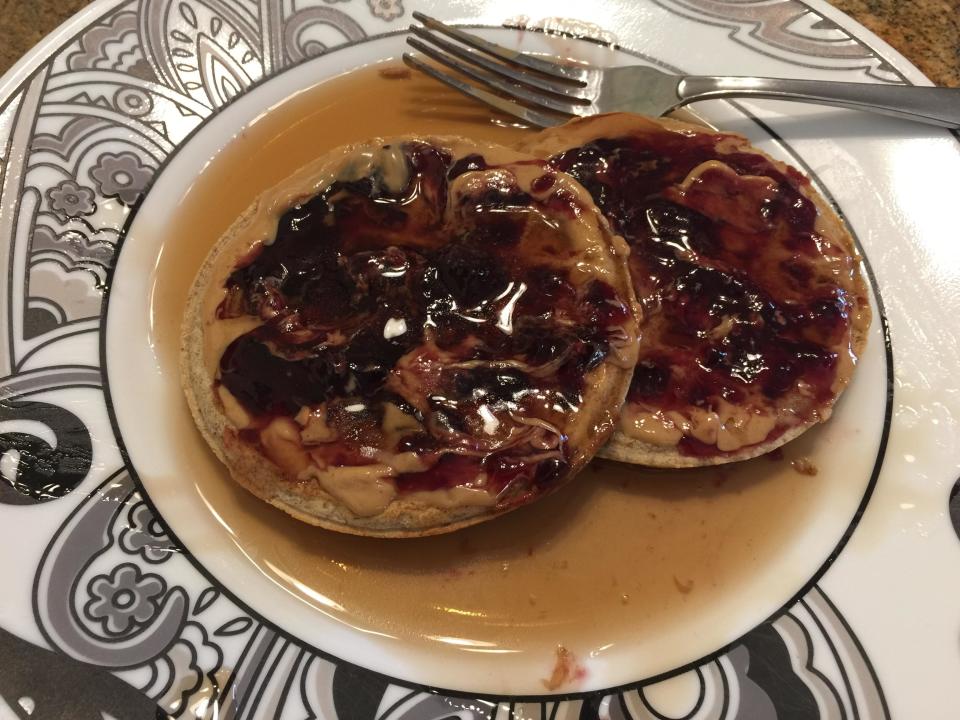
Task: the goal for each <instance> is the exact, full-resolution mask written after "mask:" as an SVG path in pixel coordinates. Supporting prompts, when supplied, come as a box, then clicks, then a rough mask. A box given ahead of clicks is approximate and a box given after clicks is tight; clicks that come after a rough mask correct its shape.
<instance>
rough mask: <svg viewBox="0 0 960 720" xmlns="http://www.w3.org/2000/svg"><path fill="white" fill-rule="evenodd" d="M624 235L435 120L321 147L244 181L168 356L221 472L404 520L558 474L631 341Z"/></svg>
mask: <svg viewBox="0 0 960 720" xmlns="http://www.w3.org/2000/svg"><path fill="white" fill-rule="evenodd" d="M627 255H628V251H627V248H626V246H625V244H624V243H623V241H622V240H621V239H620V238H618V237H615V236H613V235H612V234H611V233H610V232H609V229H608V225H607V223H606V221H604V220H603V218H602V217H601V216H600V214H599V212H598V211H597V209H596V206H595V205H594V203H593V201H592V199H591V198H590V196H589V195H588V194H587V193H586V191H585V190H584V189H583V188H582V187H581V186H580V185H579V184H578V183H577V182H576V181H574V180H573V179H572V178H570V177H569V176H567V175H565V174H563V173H558V172H556V171H555V170H553V169H552V168H551V167H550V166H549V165H548V164H547V163H546V162H545V161H544V160H540V159H536V158H533V157H531V156H528V155H525V154H522V153H520V152H518V151H515V150H511V149H508V148H503V147H498V146H494V145H487V144H482V143H475V142H472V141H468V140H463V139H459V138H453V137H401V138H395V139H390V140H380V139H374V140H371V141H369V142H367V143H362V144H358V145H354V146H349V147H345V148H341V149H339V150H336V151H334V152H332V153H330V154H329V155H327V156H325V157H324V158H321V159H320V160H318V161H315V162H313V163H311V164H310V165H308V166H307V167H305V168H304V169H303V170H302V171H300V172H298V173H297V174H296V175H294V176H292V177H291V178H289V179H288V180H287V181H285V182H284V183H283V184H282V185H281V186H279V187H276V188H273V189H271V190H270V191H268V192H267V193H265V194H264V195H262V196H261V197H260V198H259V199H258V201H257V202H256V203H255V204H254V205H253V206H252V207H251V208H249V209H248V210H247V212H246V213H245V214H244V215H243V216H242V217H241V218H239V219H238V220H237V222H236V223H235V224H234V225H233V226H232V227H231V228H230V230H229V231H228V232H227V233H226V234H225V235H224V237H223V238H221V239H220V241H219V242H218V243H217V245H216V247H215V248H214V249H213V251H212V252H211V254H210V256H209V257H208V258H207V260H206V261H205V263H204V265H203V267H202V268H201V270H200V273H199V275H198V277H197V279H196V281H195V284H194V287H193V290H192V292H191V296H190V298H189V300H188V308H187V314H186V318H185V324H184V328H183V345H182V353H181V358H182V363H181V367H182V373H183V380H184V387H185V391H186V394H187V399H188V402H189V404H190V407H191V410H192V412H193V414H194V417H195V419H196V421H197V423H198V425H199V427H200V429H201V432H202V433H203V434H204V437H205V438H206V440H207V442H208V443H209V444H210V446H211V447H212V448H213V450H214V452H216V454H217V455H218V456H219V458H220V459H221V460H222V461H223V462H224V463H225V464H226V465H227V467H228V468H229V470H230V472H231V475H232V476H233V477H234V479H235V480H236V481H237V482H238V483H239V484H241V485H243V486H244V487H246V488H247V489H248V490H250V491H251V492H253V493H254V494H255V495H257V496H258V497H260V498H262V499H264V500H266V501H268V502H270V503H272V504H273V505H275V506H277V507H279V508H281V509H283V510H285V511H287V512H288V513H290V514H291V515H293V516H295V517H297V518H299V519H301V520H304V521H307V522H310V523H313V524H317V525H321V526H324V527H327V528H330V529H334V530H339V531H343V532H350V533H357V534H365V535H377V536H387V537H404V536H416V535H427V534H434V533H440V532H447V531H450V530H454V529H456V528H458V527H463V526H465V525H470V524H473V523H476V522H480V521H482V520H485V519H488V518H491V517H494V516H496V515H498V514H500V513H503V512H506V511H508V510H511V509H513V508H515V507H519V506H521V505H524V504H526V503H528V502H531V501H533V500H535V499H537V498H538V497H541V496H543V495H545V494H547V493H549V492H552V491H553V490H555V489H556V488H558V487H560V486H561V485H563V484H564V483H565V482H566V481H567V480H569V479H570V478H572V477H573V475H575V474H576V472H577V471H578V470H579V469H580V468H581V467H582V466H583V465H584V464H585V463H586V462H588V461H589V459H590V458H591V457H592V456H593V455H594V453H595V452H596V451H597V449H598V448H599V447H600V446H601V445H602V444H603V443H604V442H605V441H606V440H607V438H608V437H609V436H610V434H611V433H612V431H613V429H614V426H615V424H616V417H617V413H618V411H619V408H620V407H621V405H622V402H623V399H624V397H625V395H626V392H627V389H628V386H629V382H630V377H631V374H632V372H633V368H634V366H635V363H636V357H637V355H636V353H637V330H636V328H637V318H636V313H637V306H636V301H635V297H634V295H633V291H632V285H631V282H630V276H629V270H628V267H627Z"/></svg>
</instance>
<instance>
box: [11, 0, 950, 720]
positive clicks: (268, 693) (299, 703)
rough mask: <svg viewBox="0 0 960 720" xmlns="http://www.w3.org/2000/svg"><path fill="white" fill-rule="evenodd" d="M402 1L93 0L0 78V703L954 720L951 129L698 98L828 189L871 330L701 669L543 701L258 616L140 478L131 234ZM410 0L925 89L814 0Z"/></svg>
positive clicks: (648, 56)
mask: <svg viewBox="0 0 960 720" xmlns="http://www.w3.org/2000/svg"><path fill="white" fill-rule="evenodd" d="M410 5H411V0H366V2H362V1H361V0H182V1H181V0H132V1H127V2H116V1H115V0H102V1H101V2H96V3H94V4H93V5H91V6H90V8H89V9H87V10H86V11H84V12H83V13H81V15H79V16H78V17H76V18H75V19H74V20H72V21H70V22H69V23H67V24H66V25H65V26H64V27H63V28H61V29H60V30H58V31H57V32H56V33H54V34H53V35H52V36H51V37H50V38H48V40H47V41H45V42H44V43H43V44H42V45H41V46H40V47H38V48H37V49H36V50H35V51H33V52H32V53H31V54H30V55H29V56H28V57H27V58H25V59H24V60H23V61H22V62H21V63H20V64H18V65H17V66H16V67H15V68H14V69H13V70H12V71H11V72H10V73H9V74H8V75H6V76H5V77H4V78H3V79H2V80H0V248H3V250H4V252H3V254H2V256H0V258H2V259H0V262H2V263H3V264H4V265H5V268H3V269H2V271H0V316H2V318H3V320H2V321H0V323H2V325H0V327H3V328H4V329H5V332H4V333H3V337H2V340H0V476H2V478H3V482H0V543H2V548H3V550H2V556H0V571H2V573H3V577H4V580H5V590H4V601H3V603H2V604H0V658H3V664H2V666H0V718H2V717H5V716H6V715H9V716H11V717H30V716H33V717H78V718H79V717H115V718H127V717H130V718H141V717H162V716H165V715H171V716H176V717H203V718H213V717H223V718H234V717H236V718H248V717H249V718H254V717H257V718H260V717H263V718H302V717H322V718H340V719H341V720H353V719H354V718H355V719H356V720H361V719H364V720H366V719H370V720H374V719H376V720H393V719H397V720H400V719H401V718H403V719H404V720H434V719H436V720H439V719H440V718H450V717H458V718H461V719H462V720H472V719H473V718H481V717H489V718H491V720H493V719H495V718H498V719H499V718H502V719H504V720H505V719H506V718H518V719H519V718H531V719H534V718H535V719H538V720H548V719H549V720H554V719H556V720H562V719H563V718H573V717H577V718H594V717H597V718H611V719H616V720H619V718H624V719H626V718H633V719H635V720H641V719H647V718H690V719H694V718H696V719H697V720H701V719H703V720H705V719H707V718H711V719H716V720H721V719H722V720H731V719H733V718H747V719H754V718H756V719H757V720H766V719H768V718H831V719H832V718H886V717H891V716H893V717H924V718H936V717H943V718H947V717H954V716H955V715H956V713H957V712H958V708H960V701H958V700H957V699H956V697H955V688H954V687H953V684H952V682H953V679H955V678H956V677H957V673H958V672H960V613H958V612H957V610H956V607H955V605H956V604H955V602H952V600H951V598H956V597H958V596H960V569H958V568H960V564H958V563H957V559H958V554H960V553H958V551H960V544H958V543H957V534H956V533H957V532H960V525H958V523H960V521H958V517H960V501H958V494H957V491H956V490H955V489H954V488H953V484H954V480H956V478H957V476H958V475H960V447H958V443H957V442H956V437H957V418H958V417H960V389H958V388H960V381H958V380H957V378H958V377H960V361H958V359H957V358H958V357H960V347H958V339H957V338H958V337H960V333H958V332H957V331H958V330H960V320H958V319H957V318H960V269H958V268H960V236H958V234H957V230H956V223H955V221H953V220H952V217H951V211H952V210H953V209H954V208H953V206H954V205H955V202H956V200H955V197H954V196H955V194H956V191H955V187H956V177H960V146H958V142H957V138H956V137H952V136H951V135H950V134H948V133H946V132H942V131H934V130H929V129H927V128H919V127H915V126H911V125H908V124H905V123H900V122H896V121H893V120H888V119H879V118H872V117H867V116H860V115H853V114H852V113H845V112H843V111H836V110H830V111H827V110H824V109H821V108H805V107H799V106H793V107H790V106H786V105H784V104H777V103H765V104H762V103H756V104H751V105H747V104H743V105H727V104H724V105H722V106H720V105H719V104H715V105H717V107H714V108H708V107H706V106H704V107H703V112H704V113H705V114H707V115H708V116H709V117H710V118H711V119H714V120H715V122H717V124H719V125H722V126H723V127H730V128H731V129H736V130H738V131H740V132H743V133H744V134H747V135H748V136H749V137H750V138H751V139H752V140H753V141H754V142H756V143H757V144H759V145H761V146H762V147H764V148H765V149H768V150H769V151H770V152H773V153H775V154H778V155H780V156H782V157H784V158H785V159H788V160H789V161H791V162H793V163H794V164H797V165H799V166H802V167H804V168H805V169H806V170H807V171H808V172H809V173H811V174H812V175H813V176H814V177H815V178H816V180H817V181H818V183H819V184H820V186H821V188H822V189H823V190H824V192H825V193H826V194H827V195H828V197H830V198H831V199H832V200H833V201H834V202H835V203H836V204H837V206H838V208H839V209H840V211H841V212H842V213H843V214H844V216H845V217H846V219H847V221H848V222H849V224H850V226H851V228H852V230H853V231H854V233H855V234H856V235H857V237H858V240H859V242H860V243H861V248H862V250H863V252H864V255H865V258H866V260H867V269H868V272H869V274H870V277H871V281H872V286H873V290H874V305H875V310H876V316H877V317H876V321H875V324H874V327H873V328H872V331H871V332H872V337H871V345H870V351H869V353H868V355H867V357H865V358H864V361H863V366H862V367H861V368H860V371H859V372H858V376H857V378H856V380H855V382H854V384H853V386H852V387H851V390H850V391H849V393H848V396H847V397H845V399H844V401H843V403H842V404H841V407H840V408H839V409H838V413H837V414H838V417H837V418H836V419H835V420H834V421H832V422H831V424H830V426H829V427H830V428H831V430H830V431H829V432H826V433H823V434H822V439H819V440H818V442H819V443H821V444H822V445H823V446H824V447H825V448H827V450H825V451H824V453H825V454H824V458H826V459H824V460H821V461H820V462H821V464H822V465H824V467H825V468H826V470H825V471H826V472H833V473H834V474H835V475H836V477H837V478H838V482H837V483H836V485H837V487H840V488H841V489H842V491H838V494H837V496H836V499H835V500H834V498H833V496H832V495H831V496H830V499H829V501H830V504H829V505H828V509H830V511H825V512H823V513H821V515H822V517H821V516H818V517H816V518H814V519H811V520H810V521H809V526H808V527H807V528H806V529H805V530H804V531H803V532H799V531H798V537H797V540H796V542H795V543H794V544H793V545H791V547H790V553H791V554H789V555H785V556H784V558H783V563H782V567H780V568H772V569H770V571H769V574H767V575H763V574H758V575H757V577H756V578H755V579H754V585H749V584H748V585H745V586H744V596H743V602H742V605H743V607H744V608H746V609H747V612H746V613H745V614H744V615H743V617H737V618H736V619H734V618H731V619H730V621H729V624H725V623H723V622H717V621H715V620H713V619H710V618H708V619H709V620H710V622H708V623H705V625H704V627H705V629H704V630H703V631H700V630H698V631H697V632H698V633H699V634H700V635H703V637H702V638H699V639H700V640H702V642H700V643H699V644H698V643H693V644H692V647H695V648H698V649H697V651H696V652H693V653H692V654H690V653H688V655H689V656H685V655H684V654H683V652H679V651H678V653H677V655H676V659H671V660H670V661H669V662H668V663H667V665H666V666H663V667H661V666H658V665H657V664H656V663H655V662H650V661H649V659H647V660H644V659H643V657H645V656H641V655H639V654H634V655H631V650H630V649H629V648H627V650H625V651H624V653H622V654H621V655H619V656H617V662H613V663H609V667H607V666H603V667H601V666H598V667H597V669H596V672H594V673H593V678H594V680H593V681H592V683H593V684H589V683H588V684H587V685H586V686H584V687H582V688H577V687H573V688H564V689H563V691H562V692H563V694H560V695H544V694H542V693H543V692H545V691H544V690H543V689H542V686H540V687H538V686H537V685H536V682H528V681H527V680H524V679H522V678H521V679H520V680H518V681H517V683H516V684H515V685H509V686H508V685H507V684H504V683H503V682H500V681H497V680H495V679H494V680H490V681H483V680H479V679H478V676H477V675H476V674H475V672H474V669H475V668H474V667H473V666H472V665H470V664H469V663H468V662H467V661H463V662H462V663H460V664H458V663H452V664H451V663H445V666H446V667H445V668H439V667H435V666H436V665H438V664H439V663H434V664H433V665H431V660H430V658H429V657H426V656H425V657H416V656H415V655H413V654H411V655H409V656H405V657H408V658H409V659H408V660H398V659H396V657H394V656H390V655H383V654H378V653H377V652H376V650H377V647H376V646H373V647H372V649H368V650H367V649H365V650H359V649H358V648H359V646H360V643H358V642H354V641H352V640H351V638H350V636H349V634H348V635H346V636H345V639H344V640H343V641H340V640H335V639H331V638H333V636H334V634H335V633H333V632H332V631H331V633H330V634H329V635H325V634H324V633H322V632H319V631H313V630H310V629H309V628H305V625H304V623H303V622H302V621H298V620H297V618H296V617H295V616H296V613H295V612H294V611H293V610H291V611H290V612H289V613H288V612H286V611H284V612H280V611H279V610H271V608H274V607H278V608H279V607H280V606H279V605H275V603H280V602H281V601H280V600H278V599H277V597H273V596H271V595H269V591H268V590H264V589H263V588H258V587H257V586H256V582H255V581H252V580H251V582H246V581H243V582H241V581H240V580H239V579H238V578H240V577H242V576H243V573H244V572H249V569H247V570H244V569H243V568H242V561H238V560H235V559H230V558H227V559H226V560H223V559H222V558H221V559H219V560H218V559H215V558H210V557H208V556H207V555H205V551H204V548H203V547H202V546H201V545H199V544H198V543H196V542H192V541H191V536H190V528H189V523H185V521H184V520H183V518H182V517H179V516H178V515H176V514H171V513H168V512H166V511H165V509H164V503H163V501H162V500H160V499H158V497H156V493H153V494H151V488H150V485H149V481H148V480H147V476H148V475H149V472H146V473H145V472H144V469H145V468H144V466H143V464H142V463H141V461H140V459H142V458H145V457H146V455H144V453H145V452H146V450H144V449H143V448H144V446H145V442H144V441H143V438H142V437H140V436H138V435H137V430H136V428H134V427H131V425H130V423H129V422H128V423H126V424H125V423H124V420H123V418H124V412H125V410H124V407H127V408H129V407H136V405H137V404H138V403H141V402H144V401H145V400H144V399H146V398H149V397H151V396H150V392H151V390H150V387H149V383H148V382H146V381H145V382H144V384H143V386H142V387H140V386H138V385H136V383H135V382H134V385H133V386H131V385H130V383H131V382H132V381H131V380H130V379H129V377H134V378H135V377H137V376H136V375H135V374H134V375H130V376H129V377H128V376H127V374H126V372H125V371H124V372H123V373H121V372H118V371H117V370H116V369H115V368H116V367H117V364H118V363H119V362H121V361H123V362H127V361H131V362H132V358H135V357H136V355H135V354H134V355H130V356H126V355H120V354H118V353H119V352H120V351H115V350H112V349H111V348H112V347H113V346H116V345H117V342H116V337H117V336H116V334H114V335H113V336H112V338H113V341H112V340H111V331H110V328H111V327H123V326H124V323H126V322H128V320H127V317H128V316H129V317H132V316H133V315H132V314H135V312H136V302H137V292H136V288H137V282H138V272H141V271H142V267H143V258H145V257H149V253H150V250H151V247H152V246H151V245H150V238H149V232H148V228H147V226H148V225H149V224H150V223H151V222H152V223H153V224H155V221H156V219H157V218H163V217H164V215H163V213H164V212H166V211H167V210H168V209H169V203H171V202H173V201H174V200H175V193H173V192H172V191H171V190H170V189H171V188H175V187H176V184H177V183H178V182H179V181H180V180H182V178H184V177H189V176H190V173H191V172H195V171H196V167H195V166H196V165H197V164H198V163H200V164H201V166H202V163H203V162H204V161H205V160H206V158H208V157H209V154H210V152H211V151H213V150H216V149H217V147H219V145H218V143H219V144H222V142H225V139H226V138H227V137H228V136H229V131H230V128H233V129H234V130H235V129H236V128H238V127H240V126H241V125H242V124H243V123H244V122H245V121H247V120H249V119H250V117H252V114H253V113H254V112H255V111H256V109H257V108H258V107H259V108H262V107H265V106H266V105H267V104H269V103H267V99H268V98H269V97H271V93H273V94H275V95H276V96H277V97H282V96H283V95H284V93H288V92H289V91H290V89H291V88H292V87H297V86H303V84H304V83H307V82H308V80H307V78H308V76H310V75H311V74H313V77H314V79H315V80H316V79H321V78H322V77H323V76H328V75H330V74H333V73H334V72H335V71H336V69H337V68H338V67H339V68H340V69H343V68H345V67H351V66H354V65H359V64H361V63H362V62H368V61H370V60H371V59H379V58H381V57H387V56H389V55H392V54H396V51H397V49H398V48H399V47H400V46H401V40H400V38H399V36H398V33H399V32H401V31H402V29H403V28H404V27H405V26H406V24H407V23H408V22H409V17H408V16H409V12H410V10H411V9H413V8H411V7H410ZM417 8H418V9H423V10H424V11H426V12H429V13H430V14H433V15H436V16H439V17H441V18H445V19H449V20H451V21H456V22H462V23H464V24H468V25H472V26H476V27H480V28H497V27H498V26H500V25H503V24H507V25H509V26H512V27H517V26H521V27H525V28H527V29H529V30H539V31H546V32H548V33H551V32H561V33H573V34H578V35H585V36H588V37H591V38H594V39H598V40H601V41H603V42H606V43H608V44H609V43H616V44H617V46H618V47H619V48H621V50H620V52H619V53H615V55H616V58H615V61H616V62H633V61H637V60H640V61H644V62H654V63H659V64H662V65H665V66H668V67H673V68H676V69H680V70H683V71H688V72H694V73H701V74H708V73H716V74H720V73H729V74H738V73H739V74H748V73H749V74H756V75H778V74H779V75H794V76H803V77H817V78H826V79H837V80H857V81H863V82H887V83H898V82H915V83H922V82H924V81H923V78H922V77H921V76H920V75H919V74H918V73H917V72H916V70H914V69H913V68H911V67H910V66H909V64H908V63H906V62H905V61H904V60H903V59H902V58H901V57H899V56H898V55H896V53H894V52H893V51H892V50H890V49H889V48H888V47H887V46H885V45H884V44H883V43H882V42H881V41H879V40H878V39H877V38H875V37H873V36H871V35H870V34H869V33H867V32H866V31H865V30H863V29H862V28H859V27H858V26H856V25H855V24H853V23H852V22H851V21H850V20H849V19H847V18H845V17H843V16H842V15H840V14H838V13H837V12H836V11H834V10H832V9H831V8H829V7H828V6H825V5H823V4H820V3H817V4H806V3H804V2H800V0H639V1H637V2H630V1H629V0H604V1H603V2H595V3H587V2H583V1H582V0H580V1H579V2H576V1H574V2H554V3H550V4H549V5H548V4H545V3H539V2H530V3H528V4H527V5H526V6H524V5H522V4H520V3H503V2H498V1H497V0H487V1H483V0H476V1H474V0H462V2H458V3H456V4H450V5H448V4H446V3H443V2H440V1H439V0H432V1H426V0H425V1H424V2H419V3H417ZM521 12H523V13H525V15H520V13H521ZM557 16H563V18H560V17H557ZM564 18H566V19H564ZM569 18H577V20H576V21H574V20H570V19H569ZM487 32H490V33H492V35H493V36H495V37H497V38H498V39H499V40H501V41H505V42H524V43H526V42H533V43H535V42H537V40H536V38H534V39H533V40H529V39H522V40H521V39H519V38H520V37H521V34H520V33H517V32H515V31H511V32H510V33H506V32H504V31H497V30H495V29H491V30H488V31H487ZM498 33H499V34H498ZM527 35H528V36H530V35H532V33H528V34H527ZM678 38H682V39H683V41H682V42H679V41H678ZM583 52H584V53H586V54H589V53H590V52H592V51H591V50H589V49H584V50H583ZM610 57H614V55H611V56H610ZM188 150H189V151H188ZM205 153H206V154H205ZM191 168H193V169H191ZM952 198H953V201H952V202H951V199H952ZM138 223H139V225H138ZM140 287H141V288H142V286H140ZM142 294H143V293H142V292H141V293H140V295H142ZM118 298H119V299H118ZM121 299H122V300H121ZM128 300H129V302H127V301H128ZM141 300H142V299H141ZM131 313H132V314H131ZM131 352H134V351H131ZM131 372H132V371H131ZM124 378H127V379H124ZM139 393H142V395H141V394H139ZM111 398H112V400H111ZM146 445H149V443H146ZM121 448H122V449H123V450H121ZM847 450H849V452H846V451H847ZM847 455H849V456H850V457H847ZM143 463H146V460H143ZM141 475H143V477H141ZM951 491H952V492H951ZM178 523H179V524H178ZM224 563H225V564H224ZM231 563H232V564H231ZM224 568H232V569H231V570H230V571H229V572H226V571H225V570H224ZM711 627H712V628H714V634H711V631H710V629H709V628H711ZM412 652H413V651H412V650H411V653H412ZM670 657H671V658H673V656H670ZM471 662H473V661H471ZM476 662H481V661H476ZM483 662H486V661H483ZM477 667H480V666H477ZM504 667H507V665H505V666H504ZM511 672H513V670H511ZM536 672H537V673H539V672H540V670H539V669H538V670H537V671H536ZM490 677H493V678H496V677H497V676H496V673H494V674H493V675H491V676H490ZM531 677H536V673H534V674H533V675H531ZM498 682H499V683H500V684H499V685H498ZM498 688H499V689H498ZM507 690H509V692H510V693H512V694H505V693H506V692H507Z"/></svg>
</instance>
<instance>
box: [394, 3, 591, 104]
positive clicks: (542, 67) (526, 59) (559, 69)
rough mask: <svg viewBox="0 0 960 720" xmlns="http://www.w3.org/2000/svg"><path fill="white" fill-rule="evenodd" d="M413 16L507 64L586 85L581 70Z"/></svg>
mask: <svg viewBox="0 0 960 720" xmlns="http://www.w3.org/2000/svg"><path fill="white" fill-rule="evenodd" d="M413 18H414V19H415V20H419V21H420V22H421V23H423V25H424V27H427V28H429V29H431V30H436V31H437V32H439V33H443V34H444V35H447V36H448V37H452V38H453V39H455V40H459V41H460V42H462V43H463V44H464V45H466V46H468V47H472V48H473V49H474V50H480V51H481V52H485V53H487V54H488V55H492V56H494V57H496V58H499V59H500V60H502V61H503V62H505V63H507V64H509V65H522V66H523V67H525V68H528V69H530V70H536V71H537V72H539V73H543V74H544V75H549V76H550V77H552V78H553V79H554V80H558V81H560V82H565V83H569V84H571V85H576V86H578V87H586V85H587V83H586V82H585V81H584V79H583V71H582V70H578V69H576V68H572V67H565V66H563V65H560V64H558V63H555V62H550V61H549V60H544V59H542V58H538V57H534V56H532V55H527V54H525V53H522V52H519V51H517V50H510V49H509V48H505V47H503V46H502V45H497V44H496V43H492V42H490V41H489V40H484V39H483V38H481V37H477V36H476V35H471V34H470V33H465V32H463V31H462V30H459V29H457V28H455V27H450V26H449V25H445V24H444V23H442V22H440V21H439V20H435V19H434V18H432V17H430V16H429V15H424V14H423V13H422V12H418V11H414V13H413Z"/></svg>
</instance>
